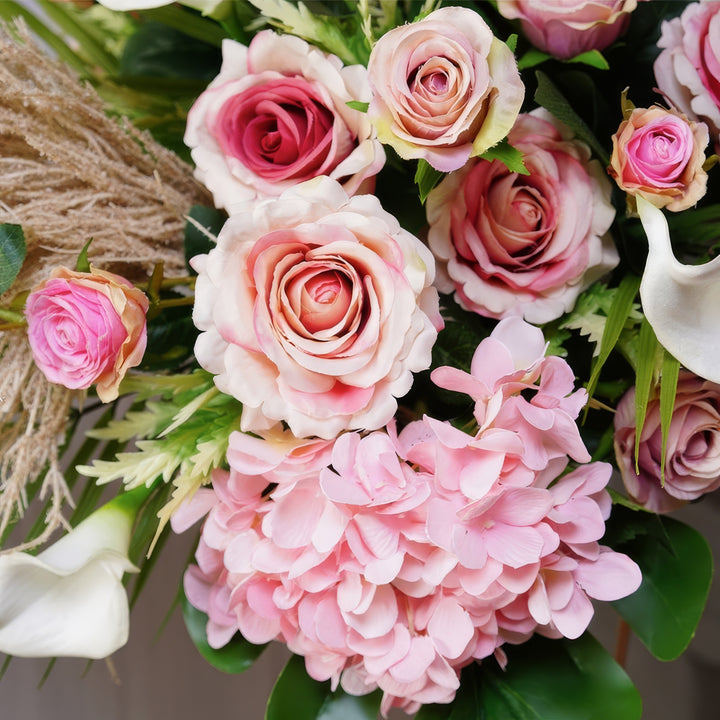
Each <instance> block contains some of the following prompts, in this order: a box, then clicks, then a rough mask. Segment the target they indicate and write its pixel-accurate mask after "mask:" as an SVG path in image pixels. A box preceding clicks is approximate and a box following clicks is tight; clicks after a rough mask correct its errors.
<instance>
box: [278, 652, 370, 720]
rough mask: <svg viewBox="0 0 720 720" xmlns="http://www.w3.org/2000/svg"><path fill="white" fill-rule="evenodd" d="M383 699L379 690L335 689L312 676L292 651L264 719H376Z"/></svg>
mask: <svg viewBox="0 0 720 720" xmlns="http://www.w3.org/2000/svg"><path fill="white" fill-rule="evenodd" d="M380 699H381V694H380V692H378V691H376V692H374V693H371V694H369V695H361V696H355V695H347V694H346V693H344V692H343V691H342V690H336V691H335V692H332V691H331V690H330V682H329V681H328V682H318V681H317V680H313V679H312V678H311V677H309V676H308V674H307V672H306V671H305V661H304V660H303V658H301V657H300V656H299V655H293V656H292V657H291V658H290V660H289V661H288V663H287V665H286V666H285V667H284V668H283V671H282V672H281V673H280V675H279V676H278V679H277V682H276V683H275V687H273V690H272V693H271V694H270V698H269V700H268V704H267V708H266V710H265V720H289V718H292V720H375V719H376V718H377V715H378V712H379V709H380Z"/></svg>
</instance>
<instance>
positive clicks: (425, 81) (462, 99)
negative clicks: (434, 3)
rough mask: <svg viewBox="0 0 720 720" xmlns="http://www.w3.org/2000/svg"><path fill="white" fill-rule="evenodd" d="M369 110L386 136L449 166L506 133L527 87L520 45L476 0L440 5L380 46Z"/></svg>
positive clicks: (373, 60) (405, 150)
mask: <svg viewBox="0 0 720 720" xmlns="http://www.w3.org/2000/svg"><path fill="white" fill-rule="evenodd" d="M368 73H369V75H370V83H371V85H372V90H373V95H372V100H371V101H370V108H369V110H368V116H369V117H370V120H371V121H372V122H373V124H374V125H375V127H376V128H377V134H378V138H379V139H380V140H381V141H382V142H384V143H388V144H389V145H392V146H393V147H394V148H395V150H396V151H397V152H398V154H399V155H400V156H401V157H403V158H405V159H410V158H424V159H425V160H427V161H428V162H429V163H430V164H431V165H432V166H433V167H434V168H436V169H437V170H441V171H443V172H449V171H450V170H456V169H457V168H459V167H462V166H463V165H464V164H465V162H466V161H467V159H468V158H469V157H470V156H471V155H481V154H482V153H484V152H485V151H486V150H487V149H488V148H490V147H492V146H493V145H495V144H496V143H497V142H499V141H500V140H502V139H503V138H504V137H505V136H506V135H507V133H508V131H509V130H510V128H511V127H512V125H513V123H514V122H515V118H516V117H517V114H518V112H519V111H520V106H521V104H522V101H523V97H524V94H525V88H524V86H523V83H522V81H521V80H520V75H519V73H518V70H517V66H516V64H515V58H514V57H513V54H512V52H510V49H509V48H508V47H507V45H505V44H504V43H502V42H500V40H498V39H497V38H494V37H493V35H492V32H491V31H490V28H489V27H488V26H487V25H486V23H485V21H484V20H483V19H482V18H481V17H480V15H478V14H477V13H476V12H474V11H472V10H469V9H468V8H461V7H447V8H441V9H440V10H435V12H432V13H430V14H429V15H428V16H427V17H426V18H425V19H424V20H421V21H419V22H416V23H412V24H410V25H403V26H402V27H397V28H394V29H393V30H391V31H390V32H388V33H386V34H385V35H383V36H382V37H381V38H380V39H379V40H378V41H377V43H376V44H375V46H374V47H373V50H372V53H371V54H370V61H369V63H368Z"/></svg>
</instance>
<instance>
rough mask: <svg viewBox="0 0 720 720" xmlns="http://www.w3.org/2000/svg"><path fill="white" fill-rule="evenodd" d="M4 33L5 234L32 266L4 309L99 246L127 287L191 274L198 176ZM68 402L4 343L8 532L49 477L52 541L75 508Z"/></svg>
mask: <svg viewBox="0 0 720 720" xmlns="http://www.w3.org/2000/svg"><path fill="white" fill-rule="evenodd" d="M11 30H12V32H10V31H9V30H8V29H7V28H2V27H0V223H18V224H20V225H21V226H22V227H23V230H24V232H25V239H26V243H27V248H28V252H27V257H26V260H25V263H24V265H23V267H22V270H21V271H20V274H19V276H18V278H17V280H16V282H15V283H14V284H13V286H12V287H11V288H10V289H9V290H8V291H7V292H6V293H5V294H4V295H2V296H0V306H5V307H7V306H8V305H9V303H10V302H11V301H12V300H13V298H18V296H21V294H22V293H23V292H26V291H27V290H30V289H31V288H33V287H34V286H35V285H37V284H38V283H39V282H40V281H41V280H43V279H44V278H45V277H46V276H47V275H48V274H49V272H50V271H51V270H52V269H53V268H54V267H56V266H57V265H68V266H70V267H72V266H74V264H75V261H76V258H77V255H78V253H79V252H80V250H81V249H82V247H83V246H84V245H85V243H86V242H87V241H88V240H89V239H90V238H93V244H92V247H91V253H90V257H91V261H92V262H93V264H95V265H96V266H98V267H101V268H103V269H105V270H110V271H112V272H116V273H118V274H121V275H124V276H125V277H128V278H129V279H131V280H134V281H138V280H142V279H145V278H146V277H147V275H148V273H149V271H151V269H152V267H153V266H154V264H155V263H157V262H159V261H162V262H163V263H164V266H165V271H166V273H167V274H169V275H172V274H184V258H183V250H182V236H183V230H184V226H185V219H184V216H185V214H186V213H187V211H188V209H189V208H190V206H191V205H192V204H194V203H205V204H210V201H209V198H208V196H207V194H206V192H205V190H204V189H203V188H202V187H201V186H200V185H198V184H197V183H196V182H195V181H194V180H193V178H192V169H191V168H190V167H189V166H188V165H186V164H185V163H184V162H182V161H181V160H180V159H179V158H178V157H177V156H176V155H175V154H173V153H172V152H170V151H169V150H167V149H165V148H164V147H162V146H161V145H159V144H158V143H156V142H155V141H154V140H153V139H152V137H151V136H150V135H149V134H148V133H146V132H141V131H139V130H137V129H136V128H134V127H133V126H132V125H131V124H130V122H129V121H128V120H127V119H124V118H116V117H111V116H109V115H108V114H107V109H106V108H105V107H104V106H103V103H102V101H101V99H100V98H99V96H98V95H97V93H96V92H95V91H94V90H93V89H92V88H91V87H90V86H88V85H86V84H83V83H82V82H80V81H79V79H78V78H77V77H76V76H75V75H74V74H73V73H72V72H71V71H70V70H68V69H67V68H65V67H64V66H62V65H61V64H59V63H58V62H56V61H54V60H52V59H50V58H48V57H47V56H46V55H45V54H44V53H43V52H42V51H40V50H39V49H38V48H37V47H35V45H34V43H33V42H32V40H31V39H30V37H29V35H28V32H27V30H26V29H25V28H24V27H23V26H21V25H18V26H14V27H13V28H11ZM70 402H71V393H70V392H69V391H68V390H66V389H65V388H62V387H58V386H55V385H51V384H49V383H48V382H47V381H46V380H45V379H44V377H43V376H42V374H41V373H40V372H39V371H38V370H37V369H36V368H35V366H34V365H33V363H32V358H31V354H30V348H29V345H28V342H27V339H26V335H25V333H24V331H23V330H11V331H5V332H0V532H2V530H3V529H4V528H5V527H6V525H7V523H8V521H9V520H10V518H11V517H12V515H13V514H14V513H16V512H19V513H20V514H22V512H23V509H24V507H25V505H26V500H25V485H26V483H27V482H28V480H31V479H33V478H35V477H37V476H38V474H39V473H40V472H41V471H43V470H46V475H45V486H46V487H45V491H47V492H50V493H52V498H53V503H52V506H53V510H51V513H50V516H49V517H48V518H47V522H48V525H47V529H46V532H45V533H43V536H42V538H41V540H42V539H44V538H46V537H47V536H49V534H50V533H51V532H52V530H54V529H55V528H56V527H58V526H59V525H60V524H61V523H62V522H63V520H62V513H61V507H62V505H63V503H64V502H67V501H69V500H70V497H69V493H68V492H67V488H66V487H65V484H64V481H63V480H62V473H61V472H60V467H59V462H58V447H59V445H60V444H61V442H62V441H63V440H64V432H65V428H66V425H67V418H68V410H69V407H70Z"/></svg>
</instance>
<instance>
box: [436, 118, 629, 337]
mask: <svg viewBox="0 0 720 720" xmlns="http://www.w3.org/2000/svg"><path fill="white" fill-rule="evenodd" d="M508 139H509V141H510V143H511V144H512V145H514V146H515V147H517V148H518V149H519V150H521V151H522V152H523V153H525V165H526V167H527V169H528V171H529V172H530V174H529V175H519V174H517V173H513V172H510V171H509V170H508V169H507V167H506V166H505V165H504V164H503V163H501V162H500V161H498V160H494V161H492V162H489V161H487V160H474V161H471V162H469V163H468V164H467V165H466V166H465V167H464V168H462V170H458V171H457V172H455V173H451V174H450V175H448V176H447V177H445V178H444V180H443V181H442V182H441V183H440V184H439V185H438V186H437V187H436V188H435V189H434V190H433V191H432V192H431V193H430V195H429V197H428V200H427V217H428V222H429V224H430V232H429V243H430V248H431V250H432V251H433V253H434V254H435V257H436V259H437V260H438V261H439V268H438V270H439V279H438V282H437V286H438V289H439V290H440V291H441V292H446V293H450V292H453V291H454V292H455V297H456V299H457V300H458V302H459V303H460V304H461V305H462V306H463V307H465V308H466V309H468V310H472V311H474V312H477V313H479V314H480V315H485V316H487V317H493V318H503V317H507V316H510V315H522V316H523V317H524V318H525V319H526V320H528V321H530V322H534V323H543V322H548V321H550V320H554V319H555V318H558V317H560V315H562V314H563V313H565V312H567V311H569V310H570V309H572V307H573V305H574V304H575V300H576V298H577V296H578V295H579V294H580V292H581V291H582V290H584V289H585V288H586V287H588V286H589V285H590V284H591V283H592V282H594V281H595V280H597V279H598V278H599V277H600V276H601V275H603V274H604V273H605V272H606V271H607V270H609V269H611V268H612V267H614V266H615V265H616V264H617V261H618V257H617V253H616V251H615V249H614V247H613V244H612V242H611V241H610V239H609V238H607V237H606V236H605V234H606V232H607V230H608V228H609V227H610V225H611V224H612V221H613V218H614V214H615V211H614V210H613V206H612V205H611V203H610V183H609V181H608V179H607V177H606V175H605V172H604V171H603V169H602V167H601V166H600V164H599V163H598V162H597V161H594V160H590V151H589V149H588V148H587V147H586V146H585V145H584V144H583V143H581V142H579V141H577V140H573V139H572V137H571V135H570V134H569V133H568V131H567V130H566V129H565V128H562V127H561V126H560V124H559V123H558V122H557V121H556V120H554V119H553V118H552V117H551V116H550V115H549V114H547V113H545V112H543V111H536V112H534V113H532V114H529V115H520V116H519V118H518V121H517V123H516V124H515V126H514V127H513V129H512V131H511V132H510V135H509V136H508Z"/></svg>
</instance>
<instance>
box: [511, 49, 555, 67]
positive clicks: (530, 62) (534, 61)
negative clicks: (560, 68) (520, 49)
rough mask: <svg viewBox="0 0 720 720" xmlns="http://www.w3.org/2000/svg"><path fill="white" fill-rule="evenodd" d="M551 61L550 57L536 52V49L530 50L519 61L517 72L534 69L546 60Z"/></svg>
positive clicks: (541, 52)
mask: <svg viewBox="0 0 720 720" xmlns="http://www.w3.org/2000/svg"><path fill="white" fill-rule="evenodd" d="M550 59H552V55H548V53H545V52H543V51H542V50H538V49H537V48H530V49H529V50H528V51H527V52H526V53H525V54H524V55H523V56H522V57H521V58H520V59H519V60H518V64H517V65H518V70H527V69H528V68H531V67H535V66H536V65H540V63H544V62H545V61H546V60H550Z"/></svg>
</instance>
